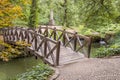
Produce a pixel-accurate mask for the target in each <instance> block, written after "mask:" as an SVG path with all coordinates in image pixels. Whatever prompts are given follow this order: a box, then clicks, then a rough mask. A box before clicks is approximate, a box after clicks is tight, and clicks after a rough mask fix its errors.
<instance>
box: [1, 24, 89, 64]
mask: <svg viewBox="0 0 120 80" xmlns="http://www.w3.org/2000/svg"><path fill="white" fill-rule="evenodd" d="M3 36H4V41H5V42H7V43H13V42H16V41H26V42H27V43H29V44H31V47H28V50H30V52H32V53H34V55H35V56H37V57H40V58H41V59H42V60H43V61H44V62H46V63H48V64H50V65H53V66H58V65H63V64H67V63H70V62H74V61H76V60H79V59H81V58H84V57H88V58H89V57H90V49H91V38H89V37H86V36H83V35H79V34H77V32H69V31H67V30H65V29H64V30H62V29H57V28H50V27H48V26H45V27H43V26H41V27H39V28H37V29H30V28H19V27H14V28H4V29H3Z"/></svg>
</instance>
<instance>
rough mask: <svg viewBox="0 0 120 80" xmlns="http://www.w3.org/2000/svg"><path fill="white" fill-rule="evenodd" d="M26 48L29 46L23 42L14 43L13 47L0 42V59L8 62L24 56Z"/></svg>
mask: <svg viewBox="0 0 120 80" xmlns="http://www.w3.org/2000/svg"><path fill="white" fill-rule="evenodd" d="M27 46H29V44H26V43H25V42H16V44H15V45H10V44H7V43H4V42H3V41H0V59H2V60H3V61H9V60H10V59H13V58H17V57H21V56H26V55H27V54H26V53H25V49H26V47H27Z"/></svg>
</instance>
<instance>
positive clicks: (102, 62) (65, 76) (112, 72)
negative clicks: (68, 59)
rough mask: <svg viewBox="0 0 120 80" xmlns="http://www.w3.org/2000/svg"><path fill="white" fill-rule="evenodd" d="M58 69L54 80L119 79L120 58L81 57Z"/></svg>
mask: <svg viewBox="0 0 120 80" xmlns="http://www.w3.org/2000/svg"><path fill="white" fill-rule="evenodd" d="M59 70H60V76H59V77H58V78H57V79H56V80H120V58H112V59H82V60H80V61H78V62H76V63H72V64H68V65H64V66H61V67H59Z"/></svg>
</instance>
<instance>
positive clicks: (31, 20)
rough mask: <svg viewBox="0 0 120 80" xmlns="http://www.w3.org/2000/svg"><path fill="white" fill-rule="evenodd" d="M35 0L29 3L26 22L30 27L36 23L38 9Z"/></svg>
mask: <svg viewBox="0 0 120 80" xmlns="http://www.w3.org/2000/svg"><path fill="white" fill-rule="evenodd" d="M37 2H38V0H32V4H31V10H30V17H29V23H28V26H29V27H31V28H35V27H36V25H37V11H38V7H37V5H38V4H37Z"/></svg>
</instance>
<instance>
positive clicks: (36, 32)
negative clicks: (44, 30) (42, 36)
mask: <svg viewBox="0 0 120 80" xmlns="http://www.w3.org/2000/svg"><path fill="white" fill-rule="evenodd" d="M36 33H37V32H36V31H35V51H36V50H37V36H36Z"/></svg>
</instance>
